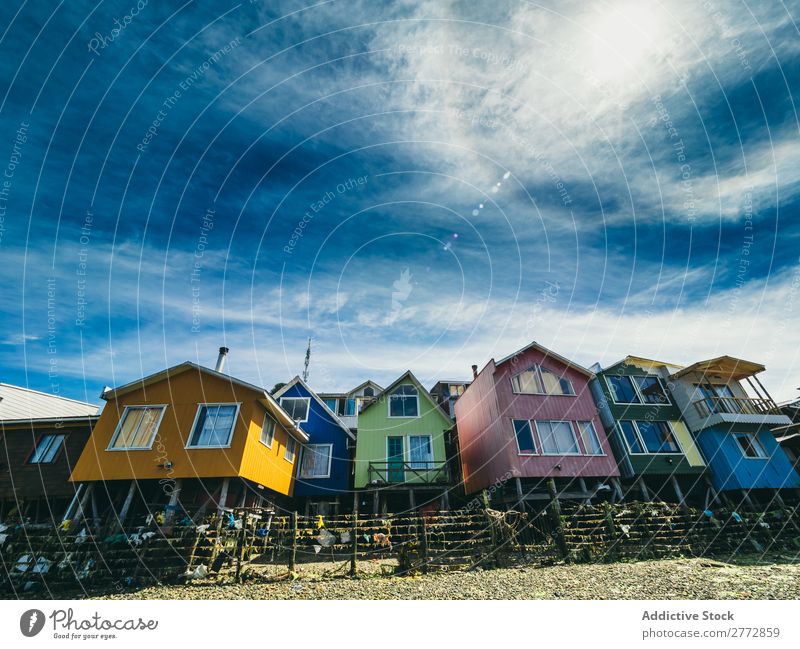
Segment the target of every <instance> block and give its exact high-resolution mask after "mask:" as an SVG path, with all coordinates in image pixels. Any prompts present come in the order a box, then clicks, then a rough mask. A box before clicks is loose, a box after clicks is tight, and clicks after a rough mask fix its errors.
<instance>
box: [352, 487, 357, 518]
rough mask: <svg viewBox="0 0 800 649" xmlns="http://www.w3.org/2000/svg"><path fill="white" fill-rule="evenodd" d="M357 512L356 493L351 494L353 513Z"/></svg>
mask: <svg viewBox="0 0 800 649" xmlns="http://www.w3.org/2000/svg"><path fill="white" fill-rule="evenodd" d="M357 511H358V492H357V491H354V492H353V513H354V514H355V513H356V512H357Z"/></svg>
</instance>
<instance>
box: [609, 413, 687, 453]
mask: <svg viewBox="0 0 800 649" xmlns="http://www.w3.org/2000/svg"><path fill="white" fill-rule="evenodd" d="M623 421H627V422H629V423H630V424H632V425H633V431H634V433H635V434H636V440H637V441H638V442H639V445H640V446H641V447H642V449H643V450H642V452H641V453H637V452H635V451H632V450H631V446H630V443H629V442H628V438H627V437H625V433H624V432H623V431H622V422H623ZM642 421H646V420H642ZM618 423H619V426H620V431H619V432H620V435H621V436H622V439H623V441H624V442H625V448H626V450H627V451H628V455H658V456H662V455H684V456H685V455H686V452H685V451H684V450H683V446H681V441H680V440H679V439H678V436H677V435H676V434H675V429H674V428H673V427H672V422H670V421H669V420H666V419H654V420H652V421H651V422H650V423H651V424H657V423H664V424H666V425H667V428H669V432H670V434H671V435H672V439H674V440H675V446H677V447H678V450H677V451H669V452H665V451H656V452H655V453H652V452H650V451H648V450H647V444H645V443H644V436H643V435H642V433H641V431H640V430H639V424H638V423H637V420H636V419H620V420H619V421H618Z"/></svg>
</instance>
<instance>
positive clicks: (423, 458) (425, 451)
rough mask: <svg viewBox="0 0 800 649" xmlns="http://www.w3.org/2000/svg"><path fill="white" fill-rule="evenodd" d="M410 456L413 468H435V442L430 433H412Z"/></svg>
mask: <svg viewBox="0 0 800 649" xmlns="http://www.w3.org/2000/svg"><path fill="white" fill-rule="evenodd" d="M408 456H409V460H410V461H411V464H410V468H412V469H431V468H433V443H432V441H431V436H430V435H412V436H411V437H409V438H408Z"/></svg>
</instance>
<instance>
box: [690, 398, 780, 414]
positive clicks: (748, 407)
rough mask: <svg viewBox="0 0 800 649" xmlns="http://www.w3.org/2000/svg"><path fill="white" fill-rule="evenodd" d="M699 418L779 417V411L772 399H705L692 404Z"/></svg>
mask: <svg viewBox="0 0 800 649" xmlns="http://www.w3.org/2000/svg"><path fill="white" fill-rule="evenodd" d="M693 404H694V407H695V409H696V410H697V413H698V414H699V415H700V416H701V417H710V416H711V415H718V414H729V415H779V414H781V413H780V410H779V409H778V406H777V405H776V404H775V402H774V401H773V400H772V399H756V398H753V397H747V398H744V397H705V398H703V399H698V400H697V401H694V402H693Z"/></svg>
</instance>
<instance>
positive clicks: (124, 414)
mask: <svg viewBox="0 0 800 649" xmlns="http://www.w3.org/2000/svg"><path fill="white" fill-rule="evenodd" d="M168 405H169V404H166V403H154V404H152V405H150V404H142V405H132V406H125V408H124V409H123V411H122V416H121V417H120V418H119V421H118V422H117V426H116V428H114V433H113V434H112V435H111V439H110V440H109V442H108V446H107V447H106V451H111V452H115V453H116V452H123V453H126V452H128V451H150V450H152V448H153V442H155V441H156V435H158V429H159V428H161V421H162V420H163V419H164V413H165V412H166V411H167V406H168ZM149 408H160V409H161V414H159V415H158V419H157V420H156V425H155V427H154V428H153V434H152V435H151V436H150V441H149V443H148V445H147V446H124V447H119V448H116V447H114V444H115V443H116V441H117V438H118V437H119V434H120V433H121V432H122V424H123V422H124V421H125V418H126V417H127V416H128V411H130V410H146V409H149Z"/></svg>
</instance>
